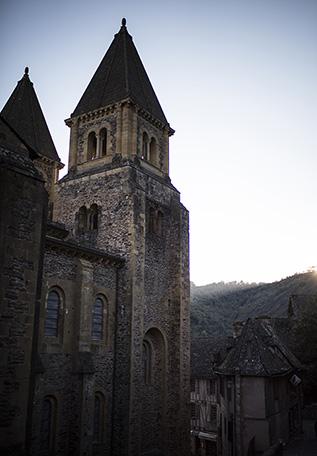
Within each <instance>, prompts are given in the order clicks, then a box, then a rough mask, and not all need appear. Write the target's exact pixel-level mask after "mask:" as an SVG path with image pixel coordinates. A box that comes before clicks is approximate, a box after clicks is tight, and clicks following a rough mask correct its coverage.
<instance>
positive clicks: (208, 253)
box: [0, 0, 317, 285]
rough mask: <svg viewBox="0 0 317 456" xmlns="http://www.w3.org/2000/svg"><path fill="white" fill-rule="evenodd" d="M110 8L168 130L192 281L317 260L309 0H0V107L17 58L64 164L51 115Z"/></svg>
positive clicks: (89, 63) (97, 42) (316, 127)
mask: <svg viewBox="0 0 317 456" xmlns="http://www.w3.org/2000/svg"><path fill="white" fill-rule="evenodd" d="M122 17H126V19H127V27H128V31H129V33H130V34H131V35H132V36H133V39H134V43H135V45H136V47H137V49H138V52H139V54H140V56H141V59H142V61H143V64H144V66H145V68H146V70H147V72H148V75H149V77H150V80H151V82H152V85H153V87H154V90H155V92H156V94H157V96H158V98H159V100H160V103H161V105H162V107H163V110H164V112H165V114H166V117H167V119H168V121H169V122H170V124H171V126H172V128H174V129H175V130H176V133H175V135H174V136H173V137H172V138H171V140H170V164H171V165H170V166H171V167H170V174H171V178H172V181H173V183H174V185H175V186H176V187H177V188H178V189H179V190H180V191H181V195H182V201H183V203H184V204H185V206H186V207H187V208H188V209H189V211H190V235H191V280H192V281H194V282H195V283H196V284H197V285H200V284H206V283H210V282H216V281H221V280H223V281H230V280H244V281H249V282H252V281H264V282H266V281H273V280H279V279H281V278H283V277H286V276H288V275H291V274H293V273H295V272H301V271H304V270H306V269H307V268H308V267H310V266H312V265H315V264H317V242H316V231H317V210H316V209H317V204H316V197H317V179H316V172H317V92H316V81H317V0H209V1H207V0H206V1H199V0H196V1H194V0H192V1H186V0H182V1H180V0H175V1H172V0H170V1H167V0H161V1H159V2H158V1H151V0H147V1H145V0H143V1H141V0H133V1H132V0H130V1H127V0H117V1H111V2H110V1H106V0H103V1H101V0H90V1H89V2H87V1H82V0H77V1H75V0H54V1H52V0H1V2H0V40H1V50H0V53H1V62H2V65H1V72H0V87H1V90H0V107H1V109H2V107H3V105H4V104H5V102H6V100H7V99H8V97H9V96H10V94H11V93H12V91H13V89H14V87H15V85H16V82H17V81H18V80H19V79H21V77H22V75H23V72H24V67H25V66H29V67H30V78H31V80H32V81H33V83H34V87H35V90H36V92H37V95H38V97H39V100H40V103H41V106H42V109H43V112H44V115H45V117H46V120H47V123H48V126H49V129H50V131H51V134H52V137H53V140H54V142H55V145H56V148H57V151H58V153H59V155H60V157H61V159H62V161H63V162H64V163H65V164H67V156H68V142H69V130H68V128H67V127H66V126H65V125H64V119H66V118H67V117H69V115H70V114H71V113H72V111H73V110H74V108H75V106H76V104H77V102H78V101H79V99H80V97H81V95H82V93H83V91H84V90H85V88H86V86H87V84H88V82H89V81H90V79H91V77H92V75H93V73H94V71H95V69H96V68H97V66H98V65H99V63H100V61H101V59H102V57H103V55H104V54H105V52H106V50H107V48H108V47H109V45H110V43H111V41H112V39H113V35H114V34H115V33H116V32H117V31H118V30H119V28H120V24H121V18H122Z"/></svg>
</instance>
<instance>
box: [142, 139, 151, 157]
mask: <svg viewBox="0 0 317 456" xmlns="http://www.w3.org/2000/svg"><path fill="white" fill-rule="evenodd" d="M142 158H144V159H145V160H148V159H149V137H148V135H147V133H146V132H144V133H143V136H142Z"/></svg>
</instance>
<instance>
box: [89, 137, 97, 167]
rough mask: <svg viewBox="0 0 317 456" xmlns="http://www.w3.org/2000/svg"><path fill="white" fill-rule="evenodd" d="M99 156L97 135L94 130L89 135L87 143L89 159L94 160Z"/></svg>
mask: <svg viewBox="0 0 317 456" xmlns="http://www.w3.org/2000/svg"><path fill="white" fill-rule="evenodd" d="M96 156H97V137H96V133H95V132H94V131H91V132H90V133H89V135H88V143H87V159H88V160H93V159H94V158H96Z"/></svg>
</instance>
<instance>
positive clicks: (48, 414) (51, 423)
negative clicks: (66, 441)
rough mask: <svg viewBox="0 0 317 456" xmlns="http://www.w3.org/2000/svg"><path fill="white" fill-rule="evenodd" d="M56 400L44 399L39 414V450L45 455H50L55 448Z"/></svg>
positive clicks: (51, 398)
mask: <svg viewBox="0 0 317 456" xmlns="http://www.w3.org/2000/svg"><path fill="white" fill-rule="evenodd" d="M55 425H56V400H55V399H54V398H53V397H46V398H45V399H44V400H43V404H42V414H41V449H42V450H44V451H45V454H47V455H48V454H52V453H53V452H54V446H55Z"/></svg>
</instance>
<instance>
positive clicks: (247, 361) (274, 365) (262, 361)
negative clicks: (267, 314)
mask: <svg viewBox="0 0 317 456" xmlns="http://www.w3.org/2000/svg"><path fill="white" fill-rule="evenodd" d="M299 368H300V363H299V361H298V360H297V358H296V357H295V356H294V355H293V354H292V353H291V351H290V350H289V349H288V348H287V347H286V345H284V344H283V343H282V342H281V340H280V339H279V338H278V337H277V335H276V333H275V331H274V329H273V326H272V325H271V324H270V322H269V320H262V319H255V320H251V319H249V320H247V322H246V323H245V325H244V327H243V329H242V333H241V335H240V337H239V338H238V340H237V342H236V344H235V346H234V347H233V348H232V350H231V351H230V352H229V354H228V355H227V357H226V359H225V360H224V361H223V363H222V364H221V365H220V367H219V368H218V369H217V371H218V372H220V373H223V374H228V375H232V374H235V373H239V374H240V375H246V376H263V377H266V376H272V375H284V374H287V373H288V372H291V371H292V370H293V369H299Z"/></svg>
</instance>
